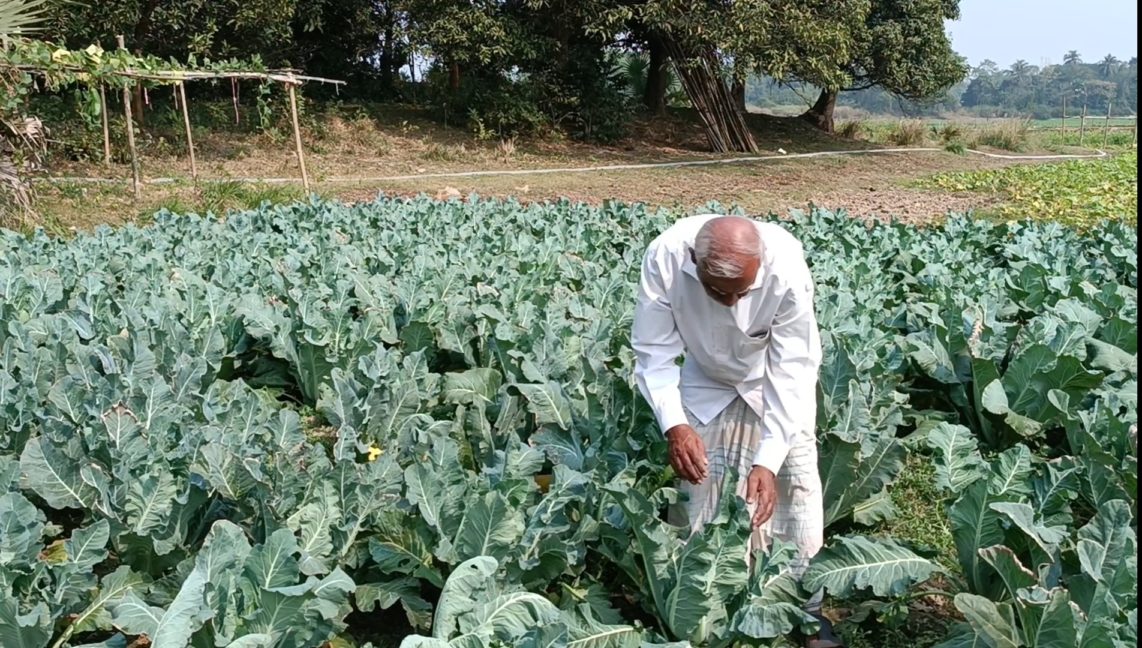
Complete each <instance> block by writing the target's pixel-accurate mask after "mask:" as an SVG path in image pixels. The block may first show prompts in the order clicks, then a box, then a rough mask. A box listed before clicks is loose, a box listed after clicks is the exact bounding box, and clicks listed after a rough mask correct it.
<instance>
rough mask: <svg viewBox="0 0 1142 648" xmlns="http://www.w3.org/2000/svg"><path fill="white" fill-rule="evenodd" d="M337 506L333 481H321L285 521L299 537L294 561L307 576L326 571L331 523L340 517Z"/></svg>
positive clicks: (331, 547) (330, 543) (331, 539)
mask: <svg viewBox="0 0 1142 648" xmlns="http://www.w3.org/2000/svg"><path fill="white" fill-rule="evenodd" d="M340 518H341V508H340V506H339V505H338V502H337V496H336V494H335V491H334V489H333V485H332V484H330V483H329V482H322V483H321V485H320V486H319V487H318V488H316V489H314V491H313V497H312V498H310V500H309V501H308V502H306V503H305V504H304V505H302V507H301V508H300V509H298V510H297V512H296V513H294V514H293V515H291V516H290V517H289V519H287V520H286V523H287V524H288V525H289V527H290V529H292V530H293V531H294V532H295V533H296V534H297V535H298V537H299V541H298V550H299V551H300V554H301V555H300V558H299V560H298V565H299V567H300V569H301V573H303V574H305V575H307V576H313V575H319V574H326V573H328V572H329V569H330V567H329V563H328V559H329V556H330V554H331V553H332V552H333V535H332V527H333V525H334V524H335V523H337V522H338V521H340Z"/></svg>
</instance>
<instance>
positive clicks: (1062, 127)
mask: <svg viewBox="0 0 1142 648" xmlns="http://www.w3.org/2000/svg"><path fill="white" fill-rule="evenodd" d="M1059 135H1061V136H1062V138H1063V146H1066V145H1067V95H1063V118H1062V119H1060V120H1059Z"/></svg>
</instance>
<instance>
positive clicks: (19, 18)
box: [0, 0, 48, 40]
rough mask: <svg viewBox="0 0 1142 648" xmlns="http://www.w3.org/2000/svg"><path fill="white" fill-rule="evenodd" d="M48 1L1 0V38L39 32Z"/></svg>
mask: <svg viewBox="0 0 1142 648" xmlns="http://www.w3.org/2000/svg"><path fill="white" fill-rule="evenodd" d="M47 1H48V0H0V38H3V39H5V40H7V39H9V38H12V37H13V36H22V35H24V34H30V33H33V32H36V31H39V29H40V24H41V23H42V22H43V20H44V18H45V16H44V12H45V11H46V8H45V6H44V5H46V4H47Z"/></svg>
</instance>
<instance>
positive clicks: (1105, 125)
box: [1102, 99, 1113, 148]
mask: <svg viewBox="0 0 1142 648" xmlns="http://www.w3.org/2000/svg"><path fill="white" fill-rule="evenodd" d="M1112 105H1113V102H1111V100H1109V99H1107V100H1106V121H1105V122H1103V124H1102V146H1103V148H1106V134H1107V131H1109V130H1110V107H1111V106H1112Z"/></svg>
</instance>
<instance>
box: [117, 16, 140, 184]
mask: <svg viewBox="0 0 1142 648" xmlns="http://www.w3.org/2000/svg"><path fill="white" fill-rule="evenodd" d="M115 39H116V40H117V41H119V49H125V46H124V44H123V37H122V36H116V37H115ZM123 114H124V116H125V117H126V119H127V148H128V149H130V150H131V180H132V185H133V187H134V189H135V198H136V199H138V198H139V196H140V194H141V193H142V182H141V181H140V179H139V153H138V151H136V150H135V122H134V120H133V119H132V118H131V88H130V86H128V85H124V86H123Z"/></svg>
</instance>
